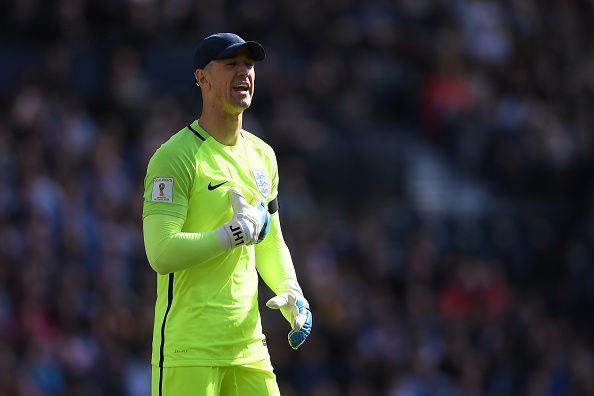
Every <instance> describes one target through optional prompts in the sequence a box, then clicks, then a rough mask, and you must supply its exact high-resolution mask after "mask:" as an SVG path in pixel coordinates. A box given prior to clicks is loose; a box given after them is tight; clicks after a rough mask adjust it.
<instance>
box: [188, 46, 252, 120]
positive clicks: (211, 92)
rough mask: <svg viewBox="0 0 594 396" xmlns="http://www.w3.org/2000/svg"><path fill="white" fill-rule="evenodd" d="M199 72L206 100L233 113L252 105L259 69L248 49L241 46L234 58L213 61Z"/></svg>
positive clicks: (198, 77) (238, 112) (199, 80)
mask: <svg viewBox="0 0 594 396" xmlns="http://www.w3.org/2000/svg"><path fill="white" fill-rule="evenodd" d="M196 74H197V75H196V77H197V79H198V82H199V84H200V86H201V87H202V96H203V100H204V101H205V104H206V103H211V104H214V105H215V106H217V107H219V108H220V109H222V110H223V111H225V112H228V113H231V114H240V113H241V112H242V111H244V110H245V109H247V108H248V107H250V105H251V103H252V96H253V94H254V81H255V79H256V73H255V71H254V60H253V59H252V58H251V57H250V55H249V51H248V50H247V49H245V48H241V49H240V50H239V51H238V52H237V54H236V55H235V56H234V57H233V58H228V59H222V60H215V61H212V62H210V63H209V64H208V65H206V67H205V68H204V70H202V72H201V71H200V70H197V71H196Z"/></svg>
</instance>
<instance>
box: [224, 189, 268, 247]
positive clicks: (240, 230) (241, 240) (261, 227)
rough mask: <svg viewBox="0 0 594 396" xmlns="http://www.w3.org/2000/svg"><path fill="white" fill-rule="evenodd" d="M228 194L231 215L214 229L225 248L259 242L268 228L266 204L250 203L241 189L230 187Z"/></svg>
mask: <svg viewBox="0 0 594 396" xmlns="http://www.w3.org/2000/svg"><path fill="white" fill-rule="evenodd" d="M228 194H229V200H230V201H231V208H232V209H233V217H232V218H231V220H229V221H228V222H226V223H225V224H224V225H223V226H222V227H220V228H219V229H217V230H216V232H217V236H218V237H219V240H220V241H221V243H222V244H223V246H225V247H226V248H227V249H231V248H235V247H238V246H242V245H253V244H254V243H258V242H260V241H261V239H264V237H265V236H266V233H267V232H268V231H267V230H268V229H270V214H269V213H268V210H267V209H266V206H265V205H264V203H262V204H261V205H258V206H252V205H250V204H249V203H248V202H247V201H246V199H245V197H244V196H243V194H242V193H241V190H239V189H238V188H235V187H233V188H230V189H229V193H228ZM260 238H261V239H260Z"/></svg>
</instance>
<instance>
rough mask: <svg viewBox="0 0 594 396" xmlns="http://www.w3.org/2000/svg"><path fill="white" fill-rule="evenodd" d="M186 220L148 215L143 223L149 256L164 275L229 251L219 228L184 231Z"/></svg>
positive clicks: (145, 244) (151, 261)
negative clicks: (203, 230) (218, 232)
mask: <svg viewBox="0 0 594 396" xmlns="http://www.w3.org/2000/svg"><path fill="white" fill-rule="evenodd" d="M183 223H184V221H183V220H182V219H180V218H179V217H175V216H169V215H165V214H152V215H149V216H147V217H145V218H144V220H143V222H142V225H143V235H144V246H145V249H146V256H147V258H148V261H149V264H150V265H151V267H152V268H153V269H154V270H155V271H156V272H157V273H159V274H161V275H163V274H168V273H170V272H175V271H180V270H183V269H186V268H188V267H191V266H193V265H199V264H201V263H204V262H206V261H208V260H210V259H212V258H214V257H217V256H219V255H220V254H222V253H223V252H225V251H227V250H228V249H227V248H226V246H224V245H223V244H222V243H221V240H220V239H219V238H218V236H217V233H216V231H209V232H181V229H182V226H183Z"/></svg>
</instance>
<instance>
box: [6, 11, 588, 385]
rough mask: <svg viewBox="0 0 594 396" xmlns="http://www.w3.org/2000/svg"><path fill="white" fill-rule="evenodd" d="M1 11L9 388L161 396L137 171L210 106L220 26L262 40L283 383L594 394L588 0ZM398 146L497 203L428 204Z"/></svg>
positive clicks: (263, 127)
mask: <svg viewBox="0 0 594 396" xmlns="http://www.w3.org/2000/svg"><path fill="white" fill-rule="evenodd" d="M0 9H1V12H0V26H1V28H0V32H1V35H0V61H1V64H2V73H0V109H1V111H0V186H2V188H0V395H20V396H41V395H48V396H58V395H68V396H69V395H88V396H93V395H128V396H142V395H148V394H149V385H150V366H149V362H150V360H149V355H150V341H151V335H152V320H153V308H154V301H155V274H154V273H153V272H152V270H151V269H150V267H149V266H148V263H147V260H146V257H145V254H144V247H143V242H142V228H141V211H142V190H143V178H144V172H145V169H146V164H147V161H148V158H149V157H150V155H152V153H153V152H154V150H155V149H156V147H158V146H159V144H160V143H162V142H163V141H164V140H166V139H167V137H168V136H170V135H171V134H173V133H174V132H176V131H178V130H179V129H181V128H182V127H184V126H185V125H187V124H188V123H189V122H191V121H192V120H193V119H195V118H197V117H198V116H199V114H198V111H199V109H200V95H199V92H198V89H197V88H196V87H195V86H194V85H193V82H192V72H193V70H192V68H191V55H192V51H193V49H194V45H195V44H196V42H197V41H198V40H199V39H200V38H202V37H204V36H206V35H208V34H210V33H213V32H217V31H233V32H236V33H238V34H240V35H241V36H243V37H244V38H249V39H254V40H258V41H260V42H261V43H262V44H263V45H264V47H265V48H266V50H267V58H266V60H265V61H264V62H262V63H259V64H258V65H257V67H256V75H257V78H256V92H255V98H254V102H253V105H252V108H251V109H249V110H248V111H247V112H246V114H245V116H244V124H245V125H244V126H245V127H246V129H248V130H251V131H253V132H254V133H256V134H258V135H260V136H262V137H263V138H264V139H265V140H266V141H268V142H269V143H270V144H271V145H272V146H273V147H274V148H275V150H276V152H277V156H278V158H279V167H280V175H281V182H280V196H279V200H280V204H281V210H280V213H281V221H282V222H283V229H284V234H285V237H286V239H287V243H288V245H289V247H290V248H291V251H292V254H293V258H294V261H295V266H296V269H297V272H298V276H299V278H300V282H301V284H302V286H303V288H304V291H305V295H306V296H307V298H308V300H309V302H310V304H311V306H312V307H313V311H314V332H313V334H312V336H311V337H310V339H309V340H308V342H307V343H306V344H305V345H304V346H303V347H302V348H300V349H299V350H298V351H292V350H291V349H290V348H289V347H288V345H287V344H286V332H287V330H288V328H287V324H286V323H285V322H284V320H283V319H282V317H281V316H280V315H278V314H275V313H274V312H269V311H268V310H266V309H265V308H263V309H262V310H261V311H262V320H263V325H264V329H265V333H266V334H267V340H268V345H269V349H270V353H271V356H272V360H273V364H274V365H275V370H276V373H277V376H278V379H279V383H280V387H281V391H282V393H283V395H287V396H291V395H313V396H334V395H347V396H367V395H386V396H434V395H435V396H504V395H505V396H511V395H529V396H586V395H594V321H593V320H592V314H593V312H594V110H593V109H594V41H593V40H592V37H594V24H593V23H592V21H594V4H593V3H592V2H591V1H587V0H571V1H565V0H502V1H495V0H401V1H388V0H365V1H363V0H322V1H314V0H300V1H284V0H283V1H278V2H273V1H265V0H237V1H216V0H206V1H199V2H194V1H191V0H160V1H158V0H134V1H127V0H108V1H105V0H104V1H99V0H56V1H41V0H26V1H8V2H3V3H2V5H1V6H0ZM410 141H415V142H420V143H421V144H424V145H429V146H431V147H434V148H435V149H436V150H438V151H439V152H440V153H442V154H443V155H444V156H445V158H447V161H448V166H450V167H451V168H452V169H456V170H457V172H459V174H464V175H465V176H466V177H469V178H472V179H473V180H476V181H477V182H479V183H485V184H488V185H489V186H491V187H492V191H493V194H494V195H495V198H496V199H495V200H494V201H493V202H496V205H495V204H494V205H493V207H491V208H490V209H489V210H488V211H485V212H484V213H481V214H480V215H475V216H461V215H459V214H455V213H440V214H435V213H425V212H423V211H422V210H420V209H419V206H418V204H417V202H415V199H414V197H412V196H411V195H410V194H409V192H408V191H407V190H406V188H404V187H403V186H405V185H406V181H407V177H409V176H408V175H409V174H408V173H407V172H406V166H405V163H404V162H402V161H399V160H398V158H395V157H397V156H398V154H397V153H400V154H401V153H403V152H406V150H407V146H406V144H407V142H410ZM270 293H271V292H270V291H269V290H267V289H266V287H265V286H262V289H261V300H264V299H265V298H266V297H268V296H270V295H271V294H270ZM264 301H265V300H264Z"/></svg>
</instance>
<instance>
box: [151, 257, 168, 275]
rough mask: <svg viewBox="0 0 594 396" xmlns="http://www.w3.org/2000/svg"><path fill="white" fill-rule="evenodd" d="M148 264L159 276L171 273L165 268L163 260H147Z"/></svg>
mask: <svg viewBox="0 0 594 396" xmlns="http://www.w3.org/2000/svg"><path fill="white" fill-rule="evenodd" d="M149 264H150V266H151V268H152V269H153V271H155V272H156V273H157V274H159V275H167V274H169V273H171V270H170V269H169V268H168V267H167V265H166V264H165V263H164V262H163V260H153V261H151V260H149Z"/></svg>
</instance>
